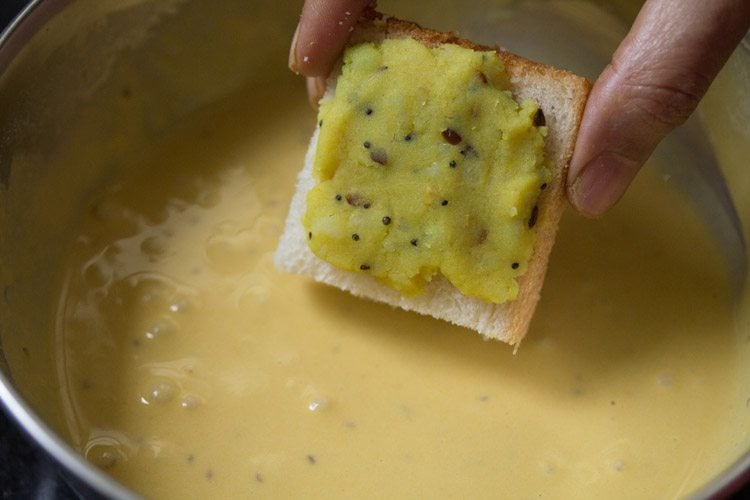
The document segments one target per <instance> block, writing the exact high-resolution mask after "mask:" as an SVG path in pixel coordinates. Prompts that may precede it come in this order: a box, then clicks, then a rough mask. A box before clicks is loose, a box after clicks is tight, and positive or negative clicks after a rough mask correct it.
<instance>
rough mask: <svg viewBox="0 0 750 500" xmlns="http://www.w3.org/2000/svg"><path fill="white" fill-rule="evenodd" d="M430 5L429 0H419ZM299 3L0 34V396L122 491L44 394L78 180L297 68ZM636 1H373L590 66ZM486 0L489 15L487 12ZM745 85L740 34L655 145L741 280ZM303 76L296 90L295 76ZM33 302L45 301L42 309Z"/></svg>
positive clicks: (37, 22) (165, 2)
mask: <svg viewBox="0 0 750 500" xmlns="http://www.w3.org/2000/svg"><path fill="white" fill-rule="evenodd" d="M427 3H429V4H430V6H431V7H430V8H424V5H425V4H427ZM300 4H301V2H276V1H275V0H254V1H252V2H248V0H226V1H222V2H214V1H213V0H102V1H98V2H91V1H85V0H80V1H74V0H36V1H32V2H31V3H30V4H29V6H28V7H27V8H26V9H25V10H24V11H23V12H22V13H21V14H20V15H19V16H18V18H17V19H16V20H15V22H14V23H13V24H12V25H11V26H10V27H9V28H8V29H7V30H6V31H5V32H4V33H3V34H2V36H1V37H0V289H1V290H2V295H0V399H1V400H2V402H3V404H4V405H5V406H6V408H7V409H8V411H9V412H10V413H11V414H12V415H13V417H15V419H16V420H17V421H18V423H19V425H20V426H21V427H23V428H24V429H25V430H26V431H27V432H28V433H29V434H30V435H31V436H32V438H33V439H34V440H35V441H36V442H37V443H39V445H41V446H42V447H43V448H44V449H45V450H47V451H48V452H49V453H50V454H51V455H52V456H53V457H54V458H55V459H56V460H58V461H59V462H60V463H61V464H62V465H63V466H64V467H65V468H66V469H67V470H68V471H69V473H70V475H71V476H73V477H75V478H78V480H80V481H82V482H83V483H84V484H86V485H88V487H90V488H91V489H92V490H94V491H97V492H99V493H102V494H105V495H107V496H111V497H118V498H127V497H130V496H132V493H131V492H129V491H128V490H127V489H125V488H123V487H122V486H120V485H118V484H117V483H116V482H115V481H113V480H112V479H110V478H109V477H108V476H107V475H106V474H104V473H102V472H100V471H99V470H98V469H96V468H95V467H93V466H91V465H90V464H88V463H87V462H86V461H85V460H84V459H83V458H82V457H81V456H80V455H79V454H78V453H77V452H76V451H74V450H73V449H72V448H71V447H70V446H69V445H68V444H67V442H66V440H65V438H64V436H65V435H66V434H65V433H66V431H65V426H64V424H63V421H62V417H61V415H60V413H59V411H56V410H55V409H54V405H48V404H45V401H50V400H51V399H55V400H56V398H59V387H58V377H57V374H56V372H55V363H54V360H53V359H52V351H51V346H50V345H49V344H50V342H49V332H50V331H51V328H53V325H52V324H51V322H52V321H53V314H52V313H51V311H53V310H54V308H55V305H56V304H55V301H56V296H55V291H54V289H52V288H51V287H49V286H48V282H49V280H50V279H51V277H55V276H56V273H58V272H59V271H58V269H59V260H60V258H61V257H60V255H59V252H57V249H59V248H61V247H62V246H63V244H64V242H65V241H66V237H67V228H68V227H70V226H71V225H72V224H74V223H75V214H76V213H80V211H81V210H83V200H86V199H87V195H88V193H90V192H91V191H92V190H96V189H98V188H99V187H100V186H101V185H102V183H103V182H104V180H105V179H106V178H107V176H108V175H109V174H110V173H112V172H115V171H117V170H118V169H121V168H123V167H124V165H125V164H126V162H125V158H127V157H128V155H132V154H135V153H136V152H137V151H138V150H139V148H141V147H143V146H144V145H146V144H148V143H149V142H150V141H157V140H158V138H159V137H160V136H161V135H162V134H164V133H165V132H166V131H168V130H169V129H170V127H172V126H174V124H176V123H178V122H179V121H180V120H181V119H182V118H183V117H185V116H186V115H187V114H189V113H190V112H191V111H193V110H195V109H197V108H198V107H200V106H203V105H205V104H208V103H211V102H213V101H216V100H217V99H219V98H220V97H222V96H223V95H226V94H228V93H230V92H232V91H233V90H235V89H237V88H239V87H241V86H243V85H247V84H248V82H252V81H262V82H263V83H264V84H268V85H274V84H275V83H276V82H278V81H279V80H278V79H286V80H293V79H294V76H293V75H291V74H289V73H288V72H287V71H286V69H285V61H286V50H287V47H288V43H289V41H290V40H289V39H290V35H291V33H292V32H293V29H294V25H295V23H296V21H297V18H298V11H299V9H300ZM638 4H639V2H637V1H635V2H633V1H626V0H620V1H615V0H613V1H611V2H600V1H594V0H590V1H585V0H575V1H553V0H548V1H541V0H537V1H534V0H526V1H507V0H505V1H504V0H497V1H495V2H492V1H489V0H485V1H477V2H476V8H475V9H474V10H472V9H471V8H469V7H467V6H466V3H465V2H461V1H459V0H446V1H444V2H443V5H442V6H441V8H440V9H436V8H435V7H434V5H432V3H430V2H421V3H420V2H411V3H408V4H404V3H397V2H395V1H392V2H388V1H386V0H383V1H382V2H380V6H381V8H382V10H384V11H387V12H392V13H394V14H397V15H399V16H402V17H406V18H414V19H417V20H419V21H421V22H422V23H424V24H426V25H430V26H434V27H436V28H439V29H458V30H459V31H461V33H462V34H465V35H467V36H469V37H471V38H475V39H477V40H478V41H480V42H485V43H496V42H497V40H496V39H495V37H496V36H498V35H497V34H498V33H502V36H500V38H502V41H501V43H502V45H504V46H506V47H508V48H510V49H512V50H516V51H518V52H522V53H524V54H526V55H528V56H530V57H533V58H536V59H539V60H542V61H545V62H549V63H553V64H556V65H559V66H562V67H567V68H569V69H572V70H574V71H576V72H579V73H582V74H584V75H586V76H589V77H591V78H594V77H595V76H596V75H597V74H598V72H599V71H601V69H602V68H603V66H604V65H605V64H606V62H607V61H608V58H609V55H610V54H611V51H612V50H613V48H614V47H615V46H616V44H617V42H618V40H619V39H620V38H621V37H622V36H624V34H625V32H626V28H627V25H628V23H629V22H631V21H632V18H633V16H634V15H635V13H636V12H637V8H638ZM490 5H494V6H495V7H496V8H493V9H490V11H491V12H493V13H495V14H496V15H491V16H488V15H485V13H486V12H487V11H488V6H490ZM217 9H225V10H232V11H233V14H234V15H236V17H237V19H238V23H237V24H238V26H239V27H240V29H239V31H237V32H232V33H216V32H214V31H212V23H211V20H212V12H214V11H215V10H217ZM528 21H530V22H528ZM165 31H169V36H171V37H176V38H175V39H176V40H179V41H180V45H179V46H172V47H171V50H172V52H171V53H169V54H162V55H163V56H164V57H163V58H162V59H160V60H161V61H162V63H164V64H163V65H158V64H154V61H156V60H158V57H152V58H145V59H144V58H139V57H138V55H139V54H143V53H145V52H144V51H149V50H152V47H151V44H152V42H153V40H154V39H155V38H158V37H159V36H161V35H163V34H164V32H165ZM560 39H565V40H566V43H565V44H560V43H559V40H560ZM205 40H211V43H210V44H206V43H203V41H205ZM161 50H164V48H163V47H162V48H161ZM229 55H231V57H229ZM121 58H130V59H129V60H132V61H133V64H134V65H135V68H136V71H137V72H138V74H139V75H140V76H141V77H142V78H141V80H140V81H141V82H142V83H143V84H144V85H145V86H146V89H145V90H146V91H145V92H144V96H145V97H144V98H143V102H142V103H141V107H140V108H139V109H122V108H117V107H116V106H115V105H114V104H113V103H114V101H115V98H116V96H117V95H119V94H120V93H121V92H123V82H122V81H121V79H120V76H119V75H117V74H116V73H114V72H113V71H114V70H113V68H114V65H113V61H116V60H118V59H121ZM174 59H178V60H179V63H180V64H188V63H189V62H190V61H192V64H194V68H195V69H194V72H192V73H191V75H190V78H189V79H185V78H182V77H180V76H178V75H176V74H171V73H170V68H169V61H170V60H174ZM749 82H750V42H747V43H746V44H745V46H744V48H739V49H738V50H737V52H736V53H735V54H734V56H733V57H732V59H731V61H730V63H729V65H728V66H727V68H726V70H725V71H724V72H723V73H722V75H721V76H720V78H719V80H718V81H717V84H716V85H715V86H714V88H713V89H712V91H711V92H710V93H709V96H708V97H707V99H706V103H707V104H706V105H705V106H704V107H703V108H702V109H701V110H700V112H699V114H698V115H699V116H698V117H696V119H695V120H694V121H693V122H692V123H691V124H689V125H688V127H687V128H685V129H683V131H680V132H678V133H676V134H674V135H673V136H672V137H671V138H670V139H669V140H668V141H667V142H666V143H665V145H664V146H662V148H661V149H660V150H659V151H657V153H656V154H657V155H658V154H666V152H667V151H669V154H674V152H675V151H678V152H679V154H682V155H683V157H684V158H686V161H685V162H680V165H679V166H678V167H674V168H679V169H681V170H680V171H679V172H677V173H678V174H679V177H681V178H683V179H685V189H686V191H688V192H689V194H690V195H691V196H692V197H693V198H694V199H696V200H697V203H698V205H699V206H700V207H701V210H702V211H703V212H704V213H705V214H706V219H707V220H710V221H712V222H711V223H712V225H713V227H714V229H715V234H716V237H717V238H718V239H719V240H720V241H721V242H722V246H723V248H724V249H725V251H726V258H727V260H728V261H729V262H730V265H731V266H732V267H733V268H734V269H735V270H736V274H737V275H738V276H740V277H743V278H744V272H745V268H746V263H747V252H746V249H745V247H744V243H743V241H744V233H745V231H746V228H747V227H748V224H749V223H750V175H747V172H746V165H745V163H746V160H745V159H746V158H747V157H748V156H749V155H750V138H748V133H749V132H748V130H750V83H749ZM297 85H298V86H299V90H300V92H301V91H302V88H303V86H302V82H297ZM92 107H96V108H97V109H102V107H104V109H108V108H111V111H112V112H111V114H110V115H108V118H107V119H106V120H104V121H101V120H99V121H93V120H92V119H91V115H90V114H88V113H87V111H86V110H87V109H91V108H92ZM144 110H148V112H147V113H144ZM136 114H138V116H136ZM97 116H100V115H97ZM134 123H136V124H137V126H135V125H133V124H134ZM84 129H87V130H88V132H89V137H90V138H91V140H92V141H102V142H103V143H105V146H104V147H99V148H96V150H93V149H92V150H88V149H87V148H86V145H85V144H71V143H70V141H69V138H70V137H71V131H72V130H76V131H80V130H84ZM696 137H697V139H696ZM113 138H116V139H117V140H113ZM696 148H698V149H696ZM63 156H64V157H65V158H66V160H67V161H68V162H70V161H71V159H73V160H75V161H76V162H78V163H79V164H80V165H81V168H79V169H78V171H77V172H76V173H75V175H76V176H77V179H76V182H74V183H71V182H67V180H68V178H69V176H70V175H71V173H70V172H67V171H64V170H61V169H57V168H55V167H56V165H59V164H60V162H59V158H60V157H63ZM714 163H716V164H718V165H719V166H720V167H721V173H720V172H719V171H718V170H714V167H713V166H712V165H713V164H714ZM707 165H708V166H707ZM722 173H723V177H722ZM724 179H726V181H727V182H726V184H725V183H724ZM727 186H728V187H727ZM733 202H734V203H733ZM735 205H736V208H735ZM39 207H44V208H45V209H44V210H38V208H39ZM77 211H78V212H77ZM743 286H744V279H739V280H738V283H737V288H738V290H741V289H742V288H743ZM30 304H48V306H49V307H48V310H47V311H39V310H38V309H35V308H32V307H31V306H30ZM738 307H739V308H740V312H739V315H740V316H743V315H744V314H746V313H745V312H744V311H745V310H747V309H750V306H748V304H747V303H746V302H740V305H739V306H738ZM48 312H49V313H48ZM749 471H750V454H745V455H743V456H741V457H737V462H736V463H735V464H734V465H733V466H732V467H730V468H728V469H727V470H726V471H725V472H724V473H722V474H721V475H720V476H719V477H717V478H715V480H713V481H712V482H711V483H710V484H708V485H706V487H705V488H703V489H701V490H700V491H698V492H696V493H695V496H696V497H701V498H703V497H709V496H714V495H717V494H722V493H727V492H729V491H732V490H733V489H735V488H736V487H737V486H738V485H741V484H743V483H744V482H745V481H746V480H747V478H748V474H750V472H749Z"/></svg>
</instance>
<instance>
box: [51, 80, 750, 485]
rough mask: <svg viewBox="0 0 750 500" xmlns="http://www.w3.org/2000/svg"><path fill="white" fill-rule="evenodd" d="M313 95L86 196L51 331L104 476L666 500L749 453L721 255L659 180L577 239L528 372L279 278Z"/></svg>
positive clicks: (75, 419)
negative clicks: (277, 254) (277, 260)
mask: <svg viewBox="0 0 750 500" xmlns="http://www.w3.org/2000/svg"><path fill="white" fill-rule="evenodd" d="M302 94H303V92H302V90H301V89H297V93H296V94H295V95H296V96H297V97H296V101H294V102H291V103H289V105H288V107H287V106H286V105H280V104H279V103H278V102H275V101H274V100H272V99H268V98H267V97H266V96H263V95H258V94H257V93H255V92H253V93H247V94H244V95H237V96H234V97H231V98H229V99H227V100H226V101H225V102H223V103H221V104H220V105H216V106H214V107H213V108H212V109H210V110H208V111H207V112H206V113H205V116H197V117H195V118H194V119H193V120H192V122H191V123H189V124H188V125H187V126H186V127H185V128H184V129H183V130H181V131H178V132H176V133H175V135H174V136H173V137H172V138H171V139H169V140H166V141H164V144H162V145H161V146H160V147H159V148H156V149H154V150H152V151H148V152H147V153H146V154H145V155H144V158H143V162H142V165H140V166H134V168H133V169H132V171H133V172H134V174H133V176H132V177H131V178H124V179H121V180H120V181H119V182H118V183H117V184H115V185H114V186H113V187H112V189H111V190H110V191H109V192H107V193H105V194H103V195H102V196H100V197H98V198H97V199H95V200H92V204H91V211H90V212H89V213H88V214H87V216H86V218H85V220H84V221H83V222H82V224H81V227H80V231H79V232H78V234H77V235H74V236H75V237H74V238H73V239H74V243H73V245H72V248H71V251H70V258H69V261H68V267H67V279H66V282H65V290H64V294H63V299H62V300H61V304H60V308H59V311H58V323H57V324H58V327H57V330H56V332H55V342H56V349H57V359H58V360H59V361H58V362H59V366H58V370H59V374H60V377H61V379H62V380H63V382H64V394H63V395H62V399H63V401H64V402H65V405H66V416H67V420H68V426H69V430H70V435H71V441H72V442H73V445H74V446H76V447H77V448H78V449H80V450H81V452H82V453H84V454H85V455H86V456H87V457H88V459H89V460H91V461H92V462H93V463H95V464H97V465H98V466H100V467H102V468H103V469H105V470H106V471H107V472H108V473H110V474H112V475H113V476H114V477H116V478H117V479H119V480H120V481H122V482H123V483H124V484H126V485H128V486H130V487H131V488H133V489H134V490H135V491H137V492H139V493H141V494H144V495H147V496H149V497H153V498H166V497H173V498H188V497H189V498H229V497H250V496H258V497H263V498H272V497H280V498H290V497H323V498H335V497H341V498H366V497H374V498H394V497H412V498H439V497H453V498H483V497H484V498H486V497H494V498H497V497H506V498H509V497H512V498H532V497H533V498H538V497H540V496H541V497H545V498H563V497H580V496H590V497H598V498H615V497H630V498H632V497H639V498H646V497H653V498H665V497H672V496H678V495H681V494H685V493H687V492H689V491H690V490H691V489H693V488H695V487H697V486H699V485H700V484H702V483H703V482H704V481H705V480H707V479H708V478H710V477H712V476H713V475H714V474H715V473H716V472H717V471H718V470H719V469H720V468H722V467H724V466H725V465H727V463H728V461H730V460H731V459H733V458H735V457H736V456H737V455H738V453H739V451H740V450H742V449H743V447H744V446H745V445H746V444H747V436H746V431H745V429H747V428H748V427H749V426H748V421H747V415H746V412H743V411H742V410H744V407H745V397H746V396H745V395H742V394H741V393H740V392H739V389H738V384H739V380H740V377H739V374H740V373H741V371H743V370H746V367H745V366H742V364H741V359H742V356H744V355H745V354H746V351H747V345H746V344H745V343H744V339H742V338H741V336H740V334H739V333H737V332H735V330H734V328H733V322H732V313H731V300H730V291H729V289H728V286H727V284H726V281H727V280H726V276H725V275H724V270H723V268H722V267H721V264H720V262H719V258H718V255H719V254H718V252H717V251H716V249H715V248H714V247H713V246H712V243H711V241H710V239H709V237H708V235H707V234H706V233H705V232H704V231H703V229H702V226H701V224H700V222H699V221H698V220H697V218H696V217H695V216H694V215H693V213H692V211H691V210H690V209H689V207H687V206H686V205H685V204H684V203H683V200H682V199H681V198H680V196H679V195H678V194H676V193H675V192H673V191H672V190H671V188H670V186H669V183H665V182H664V180H663V179H662V178H661V177H660V176H659V175H656V174H655V173H654V171H651V172H649V171H647V172H646V173H645V174H644V175H643V176H642V177H641V178H640V179H639V180H638V181H637V183H636V185H635V186H634V187H633V189H632V190H631V191H630V192H629V194H628V196H627V197H626V199H625V200H624V201H623V202H622V204H621V205H620V206H618V207H617V209H616V210H615V211H614V212H613V213H612V215H611V216H608V217H607V219H606V220H605V221H602V222H592V221H587V220H582V219H580V218H578V217H576V216H574V215H571V216H569V217H568V218H566V219H565V220H564V222H563V225H562V228H561V230H560V235H559V239H558V244H557V246H556V248H555V251H554V253H553V256H552V260H551V263H550V272H549V276H548V279H547V282H546V284H545V287H544V290H543V298H542V300H541V303H540V305H539V308H538V312H537V316H536V317H535V320H534V322H533V324H532V326H531V330H530V332H529V334H528V336H527V338H526V341H525V342H524V345H523V347H522V348H521V349H520V351H519V353H518V354H517V355H515V356H514V355H513V354H512V348H510V347H508V346H506V345H504V344H500V343H494V342H485V341H483V340H482V339H481V337H480V336H478V335H476V334H475V333H473V332H470V331H468V330H463V329H461V328H456V327H451V326H450V325H448V324H446V323H444V322H440V321H435V320H432V319H429V318H427V317H424V316H419V315H415V314H410V313H406V312H403V311H397V310H393V309H391V308H389V307H387V306H384V305H379V304H373V303H369V302H365V301H362V300H359V299H356V298H353V297H351V296H349V295H348V294H346V293H343V292H339V291H337V290H334V289H331V288H327V287H325V286H322V285H317V284H314V283H312V282H311V281H310V280H308V279H306V278H302V277H297V276H290V275H286V274H280V273H279V272H277V271H276V270H275V269H274V267H273V265H272V262H271V254H272V252H273V250H274V248H275V245H276V240H277V237H278V236H279V234H280V231H281V228H282V224H283V221H284V217H285V215H286V214H285V210H286V207H287V206H288V200H289V198H290V196H291V192H292V189H293V185H294V177H295V175H296V172H297V170H298V169H299V167H300V165H301V162H302V158H303V154H304V150H305V148H306V140H307V136H308V134H309V132H310V128H311V126H312V124H313V122H314V118H313V117H312V116H311V114H309V115H307V116H304V117H300V116H299V113H300V111H299V110H300V109H304V103H303V101H304V98H303V95H302ZM248 116H253V117H254V120H253V121H252V123H248V121H247V117H248ZM732 415H734V416H732Z"/></svg>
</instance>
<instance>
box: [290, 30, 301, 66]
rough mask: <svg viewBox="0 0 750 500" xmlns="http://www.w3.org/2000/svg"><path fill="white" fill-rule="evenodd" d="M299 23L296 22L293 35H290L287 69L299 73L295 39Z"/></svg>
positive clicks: (297, 36)
mask: <svg viewBox="0 0 750 500" xmlns="http://www.w3.org/2000/svg"><path fill="white" fill-rule="evenodd" d="M299 26H300V25H299V24H297V28H296V29H295V30H294V36H293V37H292V43H291V46H290V47H289V63H288V64H289V69H291V70H292V71H294V73H296V74H298V75H299V64H298V62H297V50H298V49H297V39H298V38H299Z"/></svg>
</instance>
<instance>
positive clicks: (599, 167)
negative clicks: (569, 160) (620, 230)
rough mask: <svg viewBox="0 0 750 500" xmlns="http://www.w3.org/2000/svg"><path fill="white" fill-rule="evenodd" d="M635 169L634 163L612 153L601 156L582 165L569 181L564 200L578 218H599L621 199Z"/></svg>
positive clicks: (636, 168)
mask: <svg viewBox="0 0 750 500" xmlns="http://www.w3.org/2000/svg"><path fill="white" fill-rule="evenodd" d="M638 168H639V165H637V164H636V163H635V162H634V161H632V160H629V159H627V158H624V157H622V156H620V155H617V154H616V153H610V152H605V153H602V154H600V155H599V156H597V157H596V158H594V159H593V160H591V161H589V162H588V163H586V164H585V165H583V166H582V167H581V168H580V171H579V173H578V175H577V176H576V177H575V178H574V179H573V180H572V182H569V184H568V200H569V201H570V204H571V205H572V206H573V208H575V209H576V211H578V213H580V214H581V215H584V216H586V217H589V218H598V217H601V216H603V215H604V214H605V213H606V212H607V211H609V209H611V208H612V207H613V206H614V205H615V203H617V202H618V201H619V200H620V198H622V196H623V194H624V193H625V191H626V190H627V188H628V186H629V185H630V183H631V181H632V180H633V178H634V177H635V174H636V173H637V172H638Z"/></svg>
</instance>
